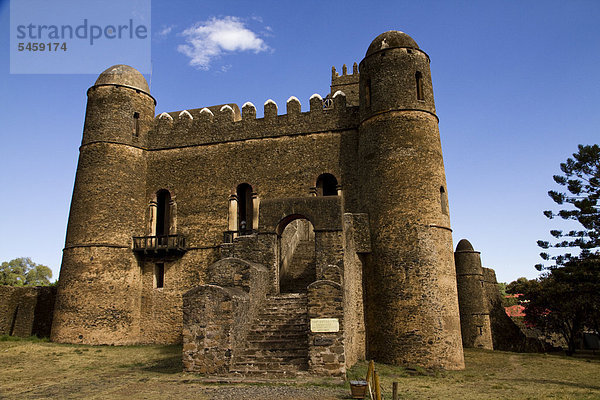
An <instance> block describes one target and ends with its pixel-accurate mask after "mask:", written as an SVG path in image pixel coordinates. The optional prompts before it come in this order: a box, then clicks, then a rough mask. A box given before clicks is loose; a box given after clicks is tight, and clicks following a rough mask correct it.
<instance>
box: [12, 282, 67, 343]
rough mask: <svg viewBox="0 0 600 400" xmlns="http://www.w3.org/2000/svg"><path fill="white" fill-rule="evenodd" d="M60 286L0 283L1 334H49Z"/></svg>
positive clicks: (21, 335)
mask: <svg viewBox="0 0 600 400" xmlns="http://www.w3.org/2000/svg"><path fill="white" fill-rule="evenodd" d="M55 298H56V287H47V286H46V287H45V286H38V287H13V286H0V335H11V336H20V337H28V336H33V335H35V336H38V337H49V336H50V328H51V326H52V317H53V315H54V301H55Z"/></svg>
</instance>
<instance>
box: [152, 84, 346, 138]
mask: <svg viewBox="0 0 600 400" xmlns="http://www.w3.org/2000/svg"><path fill="white" fill-rule="evenodd" d="M332 102H333V107H330V108H327V109H324V107H323V98H322V97H321V96H320V95H318V94H314V95H312V96H311V97H310V99H309V111H305V112H302V105H301V103H300V100H298V99H297V98H296V97H294V96H291V97H290V98H289V99H288V100H287V102H286V113H285V114H281V115H279V114H278V107H277V104H276V103H275V102H274V101H273V100H271V99H269V100H267V101H266V102H265V103H264V105H263V115H264V116H263V118H257V117H256V107H255V106H254V104H252V103H250V102H246V103H244V105H243V106H242V109H241V112H240V109H239V107H238V106H237V105H236V104H224V105H219V106H212V107H205V108H199V109H191V110H183V111H175V112H169V113H166V112H163V113H161V114H159V115H157V116H156V118H155V121H154V127H153V128H152V130H151V131H150V132H149V134H148V148H149V149H162V148H175V147H182V146H194V145H205V144H215V143H226V142H234V141H241V140H248V139H261V138H271V137H278V136H287V135H303V134H317V133H322V132H331V131H344V130H351V129H356V128H357V125H358V108H357V107H353V106H351V105H349V104H348V100H347V96H346V94H345V93H344V92H343V91H341V90H338V91H336V92H335V93H334V94H333V96H332Z"/></svg>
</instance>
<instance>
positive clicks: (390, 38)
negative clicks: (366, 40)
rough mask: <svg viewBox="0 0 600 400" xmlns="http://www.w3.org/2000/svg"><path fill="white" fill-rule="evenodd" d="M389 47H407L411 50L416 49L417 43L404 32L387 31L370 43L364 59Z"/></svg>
mask: <svg viewBox="0 0 600 400" xmlns="http://www.w3.org/2000/svg"><path fill="white" fill-rule="evenodd" d="M390 47H391V48H394V47H408V48H411V49H418V48H419V45H418V44H417V42H415V41H414V39H413V38H411V37H410V36H408V35H407V34H406V33H404V32H401V31H387V32H383V33H382V34H381V35H379V36H377V37H376V38H375V39H374V40H373V41H372V42H371V45H370V46H369V48H368V49H367V54H366V55H365V57H368V56H370V55H371V54H373V53H375V52H377V51H379V50H383V49H387V48H390Z"/></svg>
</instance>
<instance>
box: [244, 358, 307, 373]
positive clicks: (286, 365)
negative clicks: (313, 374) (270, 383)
mask: <svg viewBox="0 0 600 400" xmlns="http://www.w3.org/2000/svg"><path fill="white" fill-rule="evenodd" d="M307 369H308V362H307V361H305V360H297V361H296V362H293V363H290V362H276V361H274V362H262V361H250V362H236V363H234V364H233V366H232V370H233V371H235V372H238V371H244V372H250V371H298V370H307Z"/></svg>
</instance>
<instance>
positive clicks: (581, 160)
mask: <svg viewBox="0 0 600 400" xmlns="http://www.w3.org/2000/svg"><path fill="white" fill-rule="evenodd" d="M560 169H561V171H562V172H563V174H562V175H554V181H555V182H556V183H557V184H559V185H561V186H563V187H564V188H566V191H556V190H551V191H549V192H548V195H549V196H550V198H552V200H553V201H554V202H555V203H556V204H558V205H560V206H563V207H562V209H561V210H559V211H558V212H554V211H551V210H547V211H544V215H545V216H546V217H548V218H550V219H553V218H556V217H560V218H562V219H564V220H570V221H577V222H579V224H581V228H580V229H577V230H570V231H568V232H564V231H562V230H558V229H557V230H551V231H550V234H551V235H552V236H553V237H554V238H555V239H556V241H554V242H553V243H551V242H550V241H544V240H539V241H538V246H540V247H542V248H543V249H550V248H576V249H577V248H578V249H579V250H580V256H581V258H583V259H585V258H586V257H588V256H590V255H593V254H598V249H599V248H600V207H599V205H598V200H599V199H600V146H598V145H591V146H583V145H579V147H578V152H577V153H574V154H573V158H568V159H567V161H566V162H564V163H561V164H560ZM540 256H541V257H542V259H544V260H546V261H548V260H552V261H553V262H554V263H555V265H551V266H548V267H546V266H544V265H543V264H538V265H536V268H537V269H538V270H539V271H541V270H542V269H552V268H556V267H557V266H560V265H564V264H565V263H567V262H569V261H570V260H572V259H574V258H577V257H578V256H577V255H575V256H573V255H572V254H571V253H570V252H568V253H565V254H560V255H556V256H551V255H550V254H548V253H547V252H542V253H540Z"/></svg>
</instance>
